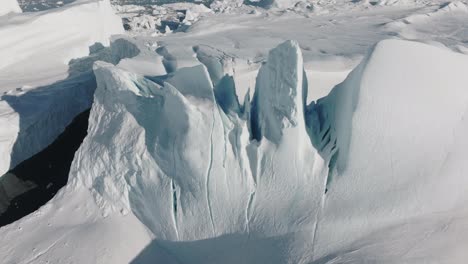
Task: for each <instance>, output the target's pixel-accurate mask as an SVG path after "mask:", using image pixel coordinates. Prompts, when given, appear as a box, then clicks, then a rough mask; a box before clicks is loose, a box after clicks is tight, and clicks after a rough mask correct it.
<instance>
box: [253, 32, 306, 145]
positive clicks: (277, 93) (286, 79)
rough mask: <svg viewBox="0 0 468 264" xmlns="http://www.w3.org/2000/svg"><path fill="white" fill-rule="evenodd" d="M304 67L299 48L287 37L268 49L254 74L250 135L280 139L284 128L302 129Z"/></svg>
mask: <svg viewBox="0 0 468 264" xmlns="http://www.w3.org/2000/svg"><path fill="white" fill-rule="evenodd" d="M303 68H304V66H303V59H302V53H301V49H300V48H299V44H298V43H297V42H295V41H291V40H288V41H286V42H284V43H282V44H281V45H279V46H278V47H276V48H274V49H273V50H271V51H270V53H269V55H268V60H267V62H266V63H265V64H264V65H263V66H262V67H261V69H260V71H259V74H258V76H257V83H256V88H255V94H254V98H253V102H252V135H253V138H254V139H257V140H260V139H261V138H262V137H266V138H268V139H269V140H270V141H272V142H279V140H280V139H281V137H282V134H283V130H284V129H286V128H294V127H298V126H299V127H303V128H304V98H305V97H306V96H307V95H306V92H305V90H306V89H303V88H304V87H303V86H304V83H305V82H304V78H305V76H304V73H303V72H304V69H303Z"/></svg>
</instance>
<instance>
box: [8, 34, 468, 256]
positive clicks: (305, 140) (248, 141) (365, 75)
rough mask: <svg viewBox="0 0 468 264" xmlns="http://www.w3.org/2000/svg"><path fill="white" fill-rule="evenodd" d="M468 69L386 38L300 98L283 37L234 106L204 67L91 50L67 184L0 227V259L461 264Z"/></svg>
mask: <svg viewBox="0 0 468 264" xmlns="http://www.w3.org/2000/svg"><path fill="white" fill-rule="evenodd" d="M130 60H131V59H130ZM467 67H468V58H467V57H466V56H465V55H462V54H456V53H453V52H451V51H448V50H445V49H440V48H438V47H433V46H429V45H426V44H421V43H417V42H410V41H402V40H386V41H382V42H380V43H378V44H377V45H376V46H375V47H374V48H373V49H372V50H371V51H370V53H369V54H368V55H367V56H366V58H364V60H363V61H362V62H361V64H360V65H359V66H357V67H356V68H355V69H354V70H353V71H352V72H351V73H350V74H349V76H348V77H347V78H346V80H345V81H344V82H343V83H341V84H339V85H337V86H336V87H335V88H334V89H333V90H332V91H331V92H330V93H329V94H328V95H327V96H325V97H323V98H321V99H319V100H318V101H316V102H312V103H311V104H308V105H307V104H306V101H305V99H306V97H307V91H313V89H307V87H308V86H309V83H308V82H307V78H306V75H305V74H304V65H303V59H302V53H301V49H300V48H299V45H298V44H297V43H296V42H294V41H287V42H285V43H283V44H281V45H279V46H278V47H276V48H275V49H273V50H271V51H270V53H269V55H268V59H267V60H266V62H265V63H264V64H263V65H262V66H261V68H260V70H259V73H258V76H257V80H256V86H255V91H254V93H253V94H254V96H253V98H252V99H251V100H250V98H249V94H247V96H246V99H245V100H244V102H243V104H240V103H239V100H238V98H237V96H236V92H235V90H236V89H237V88H236V85H235V82H234V80H233V77H232V76H230V75H224V76H222V77H220V79H219V78H218V77H219V76H218V73H216V74H217V75H216V76H218V77H217V78H213V76H210V71H209V70H208V69H207V68H206V66H205V65H197V66H193V67H186V68H180V69H176V70H175V71H173V72H171V73H168V75H167V76H163V77H160V78H159V79H158V81H157V82H155V81H153V80H155V79H154V78H147V77H145V76H142V75H140V74H137V73H134V72H132V71H131V70H129V69H123V68H122V67H120V66H119V65H114V64H113V63H106V62H96V63H95V64H94V67H93V70H94V74H95V76H96V82H97V89H96V91H95V93H94V102H93V105H92V108H91V113H90V118H89V127H88V135H87V136H86V138H85V140H84V142H83V144H82V145H81V146H80V148H79V150H78V152H77V153H76V154H75V158H74V161H73V163H72V166H71V170H70V175H69V182H68V184H67V185H66V186H65V187H64V188H63V189H62V190H61V191H60V192H59V193H58V194H57V195H56V196H55V197H54V199H52V200H51V201H50V202H49V203H48V204H46V205H45V206H44V207H43V208H41V209H40V210H39V211H37V212H36V213H33V214H32V215H29V216H27V217H25V218H23V219H21V220H19V221H17V222H15V223H14V224H12V225H9V226H5V227H2V228H1V229H0V235H1V236H2V237H6V238H7V239H6V240H3V242H0V252H9V251H10V250H11V249H13V248H18V247H19V246H20V245H21V246H22V247H23V248H26V249H28V250H25V254H24V256H16V255H15V256H10V255H8V254H5V256H6V262H21V261H23V260H24V261H31V260H34V261H41V260H46V259H47V260H48V259H53V260H54V261H52V262H53V263H60V262H61V260H63V259H64V258H72V259H73V260H76V261H77V262H82V263H83V262H90V261H91V262H92V261H94V260H95V259H99V257H98V256H99V255H101V254H100V253H103V252H105V253H106V254H108V255H105V256H106V257H107V256H108V257H109V259H111V260H112V262H113V263H128V262H131V263H154V262H156V263H158V262H161V263H239V262H242V263H313V264H319V263H363V262H378V263H395V264H396V263H402V262H410V263H427V260H428V257H429V258H430V260H434V261H435V262H441V263H462V262H463V261H464V259H466V257H467V253H466V250H465V249H466V246H467V245H468V240H467V237H468V236H467V234H468V228H467V227H466V220H467V219H468V214H467V213H466V210H465V209H464V208H465V205H466V202H467V200H468V196H467V193H468V192H467V191H468V190H467V188H468V187H467V186H468V182H466V180H465V179H464V178H466V177H464V175H465V174H466V171H467V170H468V168H467V167H466V162H465V157H466V156H467V154H468V153H466V149H468V148H467V147H466V146H467V145H468V141H467V140H466V139H465V136H464V135H465V134H466V132H467V130H468V123H467V121H466V118H465V116H466V111H467V109H468V92H466V88H465V87H466V83H467V82H468V76H467V75H466V74H463V71H464V69H466V68H467ZM310 85H312V86H313V84H310ZM369 157H372V159H371V160H370V158H369ZM70 216H73V217H72V219H70ZM43 223H49V224H50V226H48V227H45V226H44V228H37V225H38V224H43ZM44 225H45V224H44ZM45 234H46V235H47V236H46V237H47V238H48V239H46V240H43V237H44V235H45ZM12 236H15V237H16V238H20V239H15V240H11V241H13V242H11V241H10V240H9V239H8V238H11V237H12ZM118 236H124V237H125V238H126V239H125V243H123V244H125V245H122V243H121V241H122V239H121V237H120V239H119V238H116V237H118ZM7 240H8V242H7ZM30 241H32V242H30ZM35 241H36V242H35ZM84 241H86V243H84ZM70 245H71V246H70ZM78 245H79V246H78ZM32 247H34V248H35V250H29V249H30V248H32ZM36 247H37V249H36ZM74 247H77V249H75V248H74ZM70 248H73V250H71V249H70ZM83 252H91V253H87V254H84V253H83ZM109 259H105V260H104V262H108V261H109ZM101 260H102V259H101ZM101 262H102V261H101Z"/></svg>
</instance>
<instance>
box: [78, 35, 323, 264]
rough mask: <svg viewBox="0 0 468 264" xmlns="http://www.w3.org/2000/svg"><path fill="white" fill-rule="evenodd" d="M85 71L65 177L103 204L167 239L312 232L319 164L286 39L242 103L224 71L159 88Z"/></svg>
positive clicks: (104, 68)
mask: <svg viewBox="0 0 468 264" xmlns="http://www.w3.org/2000/svg"><path fill="white" fill-rule="evenodd" d="M95 74H96V77H97V80H98V87H99V88H98V90H97V91H96V94H95V103H94V105H93V108H92V111H91V116H90V129H89V136H88V137H87V138H86V139H85V141H84V143H83V145H82V147H81V148H80V150H79V151H78V153H77V155H76V160H75V161H74V164H73V165H72V169H71V176H70V177H71V178H72V179H73V178H75V177H76V178H77V179H78V180H81V181H82V182H83V183H84V185H85V186H86V187H87V188H89V189H91V190H92V191H93V193H94V196H95V198H96V201H97V202H98V203H99V204H100V205H101V206H102V208H103V209H104V211H105V212H106V213H109V210H117V211H121V210H123V211H126V212H127V211H131V212H133V213H135V214H136V215H137V216H138V217H139V218H140V220H141V221H142V222H143V223H144V224H145V225H147V226H148V227H149V229H150V230H151V231H152V232H153V234H154V235H155V237H158V238H164V239H168V240H173V241H184V240H199V239H207V238H214V237H218V236H222V235H224V234H232V233H235V234H255V233H258V234H262V235H264V236H277V235H284V234H288V233H291V232H296V231H298V230H302V229H305V228H309V229H313V225H314V223H315V220H316V214H317V208H319V207H320V206H319V204H320V201H321V197H322V194H323V193H324V189H323V188H324V184H323V182H324V178H323V176H322V175H323V174H321V172H322V170H323V169H324V168H323V165H324V164H323V161H322V159H321V158H320V156H319V155H317V152H316V151H315V149H314V148H313V146H312V144H311V141H310V139H309V136H308V134H307V130H306V128H305V119H304V98H305V94H304V91H305V90H306V89H305V87H304V85H305V84H306V81H305V79H304V78H305V76H304V74H303V64H302V56H301V52H300V49H299V47H298V44H297V43H295V42H286V43H284V44H283V45H281V46H279V47H278V48H276V49H274V50H272V51H271V53H270V57H269V60H268V62H267V64H265V65H264V66H263V67H262V69H261V70H260V73H259V76H258V79H257V87H256V94H255V97H254V101H253V104H252V108H250V107H240V106H239V105H238V103H237V99H236V98H235V91H234V90H233V89H234V85H233V81H232V78H231V79H229V78H228V77H226V81H221V82H219V84H218V86H217V87H216V88H213V85H212V83H211V79H210V76H209V74H208V71H207V70H206V69H205V67H204V66H202V65H199V66H195V67H193V68H186V69H181V70H179V71H177V72H176V73H175V74H174V75H173V76H172V77H170V78H169V79H168V80H167V82H166V83H164V84H163V85H162V86H159V85H157V84H155V83H152V82H151V81H149V80H147V79H145V78H143V77H140V76H138V75H135V74H132V73H128V72H125V71H123V70H121V69H119V68H117V67H115V66H112V65H109V64H102V63H99V64H97V65H96V66H95ZM229 80H230V81H229ZM222 89H225V90H227V91H225V92H224V96H219V92H217V94H218V96H216V95H215V92H214V91H220V90H222ZM229 89H231V90H230V92H229ZM229 97H230V98H232V99H233V100H231V103H225V102H226V101H227V100H228V99H229ZM219 101H222V102H223V103H222V106H224V107H220V104H219V103H218V102H219ZM247 103H248V102H247ZM250 109H252V111H250ZM117 120H118V122H117ZM109 126H111V127H109ZM249 131H251V132H249ZM251 137H254V138H253V139H252V138H251ZM95 149H99V151H95ZM111 164H112V165H111ZM83 168H87V169H85V170H84V169H83ZM298 219H300V221H299V222H298ZM186 257H187V258H188V257H189V256H186Z"/></svg>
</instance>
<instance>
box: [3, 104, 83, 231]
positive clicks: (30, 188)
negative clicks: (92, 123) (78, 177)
mask: <svg viewBox="0 0 468 264" xmlns="http://www.w3.org/2000/svg"><path fill="white" fill-rule="evenodd" d="M89 113H90V110H86V111H85V112H83V113H81V114H79V115H78V116H77V117H76V118H75V119H74V120H73V121H72V123H71V124H70V125H69V126H68V127H67V128H66V129H65V131H64V132H63V133H62V134H61V135H60V136H59V137H58V138H57V139H56V140H55V141H54V142H53V143H52V144H51V145H49V146H48V147H47V148H46V149H44V150H43V151H41V152H39V153H38V154H36V155H34V156H32V157H31V158H29V159H27V160H25V161H23V162H21V163H20V164H19V165H18V166H16V167H15V168H14V169H12V170H11V171H9V172H8V173H7V174H5V175H3V176H1V177H0V226H4V225H7V224H10V223H13V222H14V221H16V220H18V219H20V218H22V217H24V216H26V215H28V214H30V213H32V212H34V211H35V210H37V209H38V208H39V207H41V206H42V205H43V204H45V203H46V202H48V201H49V200H50V199H52V198H53V197H54V195H55V194H56V193H57V192H58V191H59V190H60V189H61V188H62V187H63V186H64V185H65V184H66V183H67V182H68V173H69V171H70V166H71V163H72V161H73V158H74V156H75V152H76V151H77V150H78V148H79V147H80V145H81V143H82V142H83V139H84V138H85V137H86V135H87V129H88V117H89Z"/></svg>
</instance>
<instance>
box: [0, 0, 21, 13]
mask: <svg viewBox="0 0 468 264" xmlns="http://www.w3.org/2000/svg"><path fill="white" fill-rule="evenodd" d="M21 12H22V11H21V8H20V6H19V5H18V2H17V1H16V0H3V1H2V4H0V16H3V15H6V14H9V13H21Z"/></svg>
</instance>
